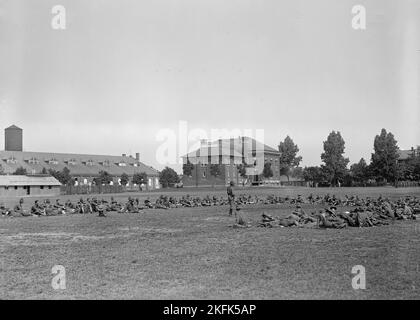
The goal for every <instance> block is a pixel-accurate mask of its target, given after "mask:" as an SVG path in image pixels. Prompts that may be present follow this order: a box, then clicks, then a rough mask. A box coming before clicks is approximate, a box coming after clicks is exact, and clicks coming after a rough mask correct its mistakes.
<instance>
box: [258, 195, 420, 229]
mask: <svg viewBox="0 0 420 320" xmlns="http://www.w3.org/2000/svg"><path fill="white" fill-rule="evenodd" d="M327 202H328V201H327ZM334 202H335V201H334ZM338 202H339V203H340V205H342V206H343V208H346V207H347V208H349V207H350V209H349V210H347V211H344V210H338V206H337V205H336V204H332V205H330V206H329V207H328V208H326V209H323V210H320V211H318V212H316V211H311V212H310V213H307V212H305V210H304V209H303V208H302V206H301V205H300V204H298V205H296V208H295V210H294V211H293V212H292V213H291V214H290V215H288V216H286V217H284V218H279V217H272V216H271V215H268V214H266V213H263V215H262V221H261V223H260V224H259V226H260V227H306V228H313V227H316V228H326V229H329V228H333V229H341V228H346V227H374V226H381V225H388V224H389V223H390V222H391V221H394V220H418V219H420V199H419V198H416V197H414V196H408V197H405V198H401V199H398V200H397V201H391V200H389V199H387V198H382V197H378V198H377V199H372V198H369V197H368V198H366V199H359V198H357V197H351V198H348V197H346V200H344V201H342V200H339V201H338Z"/></svg>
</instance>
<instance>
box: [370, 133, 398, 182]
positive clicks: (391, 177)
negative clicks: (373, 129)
mask: <svg viewBox="0 0 420 320" xmlns="http://www.w3.org/2000/svg"><path fill="white" fill-rule="evenodd" d="M373 149H374V153H372V159H371V167H372V172H373V174H374V175H375V176H376V178H377V179H382V180H385V181H395V180H396V178H397V175H398V171H397V170H398V167H397V160H398V158H399V155H398V150H399V148H398V145H397V141H396V140H395V138H394V135H393V134H392V133H391V132H387V131H386V130H385V129H382V130H381V134H379V135H377V136H376V137H375V141H374V143H373Z"/></svg>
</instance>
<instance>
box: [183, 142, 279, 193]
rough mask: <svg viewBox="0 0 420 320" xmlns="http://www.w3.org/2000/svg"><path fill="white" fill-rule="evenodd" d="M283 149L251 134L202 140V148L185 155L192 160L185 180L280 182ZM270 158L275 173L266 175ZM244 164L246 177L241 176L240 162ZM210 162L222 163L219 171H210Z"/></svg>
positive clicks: (202, 182) (195, 183) (196, 182)
mask: <svg viewBox="0 0 420 320" xmlns="http://www.w3.org/2000/svg"><path fill="white" fill-rule="evenodd" d="M279 157H280V153H279V151H277V150H276V149H274V148H271V147H270V146H267V145H265V144H263V143H261V142H259V141H256V140H255V139H252V138H249V137H238V138H231V139H219V140H217V141H214V142H208V141H206V140H202V141H201V145H200V148H198V149H197V150H195V151H193V152H190V153H188V154H186V155H184V156H183V157H182V158H183V163H184V164H186V163H188V162H189V163H191V164H192V168H193V169H192V172H191V174H190V175H185V174H184V175H183V177H182V182H183V185H184V186H185V187H188V186H217V185H219V186H222V185H223V186H225V185H227V184H229V182H230V181H234V182H235V183H236V184H243V183H245V184H248V183H260V182H267V181H270V182H272V183H280V165H279ZM267 162H269V163H270V164H271V169H272V171H273V177H271V178H265V177H264V176H263V174H262V173H263V168H264V164H265V163H267ZM241 164H244V166H245V168H246V177H241V175H240V174H239V171H238V166H239V165H241ZM211 165H219V168H220V170H219V171H220V174H219V175H218V176H216V177H215V176H213V175H212V174H211Z"/></svg>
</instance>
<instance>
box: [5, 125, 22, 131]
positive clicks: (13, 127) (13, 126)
mask: <svg viewBox="0 0 420 320" xmlns="http://www.w3.org/2000/svg"><path fill="white" fill-rule="evenodd" d="M8 129H18V130H22V129H21V128H19V127H17V126H15V125H14V124H13V125H11V126H10V127H8V128H6V129H5V130H8Z"/></svg>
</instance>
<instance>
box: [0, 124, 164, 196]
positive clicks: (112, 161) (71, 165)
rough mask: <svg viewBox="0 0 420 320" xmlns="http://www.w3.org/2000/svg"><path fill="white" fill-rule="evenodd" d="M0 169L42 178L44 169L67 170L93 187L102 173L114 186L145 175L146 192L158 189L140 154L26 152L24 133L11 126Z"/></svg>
mask: <svg viewBox="0 0 420 320" xmlns="http://www.w3.org/2000/svg"><path fill="white" fill-rule="evenodd" d="M0 165H1V168H2V169H3V171H4V172H3V173H4V174H13V173H14V172H15V171H16V169H18V168H20V167H23V168H24V169H26V171H27V173H28V174H32V175H33V174H40V173H41V172H42V171H43V169H44V168H45V169H46V170H49V169H53V170H56V171H61V170H63V169H64V168H65V167H67V168H68V169H69V170H70V174H71V176H72V177H73V178H74V179H75V180H76V181H77V182H76V183H77V184H78V185H84V184H91V183H92V182H93V179H94V178H95V177H97V176H99V172H100V171H106V172H108V173H109V174H110V175H112V176H113V179H114V181H113V184H115V185H116V184H118V183H119V178H120V177H121V175H122V174H124V173H125V174H126V175H128V176H129V178H130V183H131V178H132V177H133V175H134V174H135V173H142V172H144V173H146V175H147V178H148V179H147V180H148V181H147V188H148V189H157V188H159V187H160V184H159V172H158V171H157V170H156V169H154V168H152V167H150V166H147V165H145V164H144V163H142V162H140V154H139V153H137V154H136V156H135V157H132V156H127V155H125V154H123V155H121V156H109V155H89V154H73V153H49V152H48V153H47V152H29V151H23V130H22V129H20V128H18V127H16V126H14V125H13V126H11V127H9V128H6V129H5V150H4V151H0Z"/></svg>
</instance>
